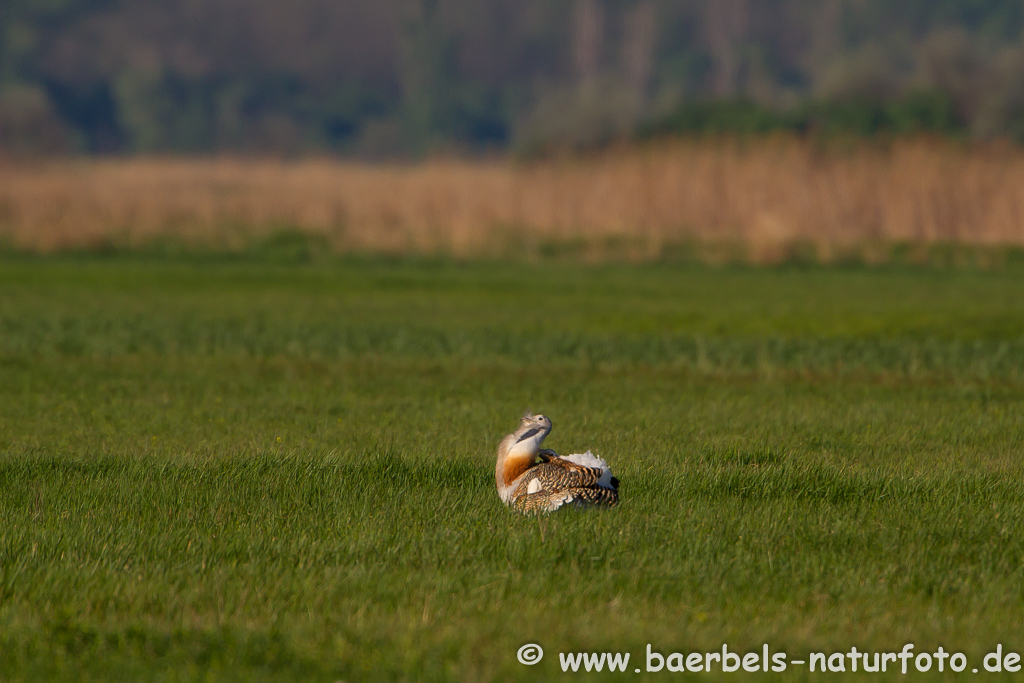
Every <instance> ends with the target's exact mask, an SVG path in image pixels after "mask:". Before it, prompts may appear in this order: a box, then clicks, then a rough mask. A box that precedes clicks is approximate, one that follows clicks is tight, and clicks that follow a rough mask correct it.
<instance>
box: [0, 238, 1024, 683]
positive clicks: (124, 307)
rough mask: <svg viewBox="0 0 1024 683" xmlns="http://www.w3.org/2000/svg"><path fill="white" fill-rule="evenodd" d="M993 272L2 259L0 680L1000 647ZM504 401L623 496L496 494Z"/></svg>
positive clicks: (799, 672) (513, 415)
mask: <svg viewBox="0 0 1024 683" xmlns="http://www.w3.org/2000/svg"><path fill="white" fill-rule="evenodd" d="M1022 271H1024V268H1022V267H1021V266H1020V265H1019V264H1016V263H1014V262H1013V261H1012V260H1011V261H1010V262H1008V263H1007V264H1006V265H1004V266H1003V267H1001V268H994V269H988V270H982V269H977V268H973V267H960V268H944V269H939V268H931V267H914V266H907V265H904V266H889V267H875V268H868V267H863V266H851V267H831V268H825V267H819V266H794V265H790V266H779V267H770V268H769V267H749V266H738V265H733V266H722V267H710V266H705V265H698V264H690V265H685V266H671V265H647V266H633V265H626V264H617V265H615V264H612V265H607V264H606V265H581V264H570V263H551V262H537V263H518V264H515V263H497V262H456V261H448V260H405V259H403V260H388V259H384V258H370V259H359V258H354V257H345V258H333V257H331V258H327V257H325V258H322V259H314V260H313V261H312V262H303V261H302V260H301V259H296V258H295V253H294V251H288V250H285V251H283V252H280V253H277V252H272V251H271V252H261V253H258V254H248V255H235V256H228V255H210V254H207V255H201V254H200V255H192V256H180V255H179V256H154V255H151V256H142V255H131V254H114V255H108V256H102V255H89V254H79V255H68V254H64V255H55V256H37V255H26V254H12V253H8V254H6V255H4V256H3V257H2V260H0V679H2V680H10V681H17V680H39V679H51V680H62V679H63V680H110V679H121V680H169V681H170V680H246V681H254V680H296V679H304V680H324V681H335V680H346V681H354V680H428V681H429V680H464V681H481V680H536V679H548V678H553V679H561V678H564V677H566V676H568V675H569V674H563V673H561V669H560V668H559V660H558V653H559V652H577V651H610V652H630V653H631V655H632V658H633V659H632V660H631V665H630V668H629V673H625V674H623V673H616V674H608V673H607V672H604V673H603V674H597V673H589V674H586V673H579V674H576V675H577V676H582V677H584V678H585V679H587V680H591V679H592V680H604V679H617V678H622V677H630V676H635V674H634V673H632V670H633V668H634V666H633V665H634V664H635V666H637V667H643V666H644V663H643V660H642V658H643V656H644V654H645V648H646V646H647V644H648V643H650V644H651V645H652V646H653V647H654V649H655V650H657V651H660V652H662V653H669V652H673V651H682V652H691V651H703V650H720V649H721V646H722V643H728V645H729V647H730V649H731V650H738V651H741V652H742V651H746V650H757V651H759V650H760V648H761V646H762V644H763V643H768V644H770V646H771V648H772V649H773V651H779V650H784V651H787V652H788V653H790V658H792V659H796V658H797V657H799V656H800V655H806V654H807V653H808V652H812V651H823V652H832V651H843V652H846V651H848V650H849V648H850V646H851V645H856V646H857V647H858V648H859V649H861V650H865V649H867V650H872V651H883V652H884V651H898V650H899V649H900V648H902V646H903V645H904V643H908V642H912V643H914V644H915V646H916V651H917V652H922V651H926V650H927V651H934V650H935V648H936V647H937V646H939V645H942V646H944V647H945V648H946V650H947V651H961V652H964V653H965V654H966V655H967V657H968V658H969V661H970V662H971V665H972V666H976V667H979V668H980V661H981V658H982V656H983V655H984V654H985V653H987V652H988V651H989V650H991V649H993V648H994V647H995V645H996V644H999V643H1001V644H1002V645H1003V647H1004V649H1010V650H1016V651H1018V652H1019V651H1021V650H1022V649H1024V640H1022V639H1021V637H1020V633H1022V632H1024V631H1022V627H1024V617H1022V615H1024V609H1022V608H1024V596H1022V591H1021V586H1022V585H1024V563H1022V560H1024V541H1022V539H1024V511H1022V508H1021V505H1020V501H1021V498H1022V495H1024V483H1022V474H1024V465H1022V464H1021V457H1020V456H1021V450H1022V444H1024V316H1022V315H1021V307H1020V301H1022V300H1024V277H1022V276H1024V272H1022ZM527 408H529V409H532V410H535V411H543V412H544V413H545V414H547V415H549V416H550V417H551V418H552V420H553V422H554V425H555V426H554V431H553V432H552V434H551V436H550V437H549V439H548V441H547V442H546V444H545V445H547V446H549V447H552V448H554V449H556V450H557V451H559V452H565V451H570V452H571V451H575V450H580V449H584V448H592V449H593V450H594V451H595V452H598V453H600V454H602V455H604V456H605V457H606V458H607V459H608V460H609V461H610V462H611V463H612V465H613V467H614V468H615V471H616V474H617V475H618V476H619V477H620V478H621V480H622V489H621V493H622V503H621V505H619V506H618V507H617V508H615V509H612V510H607V511H589V512H587V511H576V510H567V511H562V512H560V513H559V514H556V515H552V516H548V517H545V518H529V517H520V516H517V515H515V514H512V513H510V512H509V511H508V510H506V509H505V508H504V507H503V506H502V505H501V504H500V502H499V500H498V498H497V495H496V492H495V490H494V480H493V474H492V473H493V466H494V465H493V463H494V461H493V457H494V449H495V446H496V444H497V442H498V441H499V440H500V438H501V437H502V436H503V435H504V434H505V433H507V432H508V431H511V430H512V429H513V428H514V426H515V424H516V420H517V419H518V417H519V415H520V414H521V413H522V412H523V410H525V409H527ZM524 643H539V644H541V645H542V646H543V647H544V649H545V652H546V656H545V658H544V660H543V661H541V662H540V663H539V664H537V665H535V666H533V667H527V666H524V665H521V664H520V663H519V662H518V661H517V659H516V652H517V650H518V648H519V647H520V646H522V645H523V644H524ZM681 675H682V674H668V673H666V672H662V673H661V674H659V676H663V677H668V678H673V677H679V676H681ZM702 675H703V676H705V677H706V678H707V679H708V680H717V679H719V678H722V679H729V678H731V676H732V675H726V674H720V673H719V674H713V675H708V674H702ZM965 675H969V674H965ZM763 676H764V677H765V678H771V677H772V676H773V675H772V674H766V675H763ZM828 676H829V677H830V678H833V677H834V678H837V679H842V675H839V674H828ZM850 676H851V677H855V675H853V674H850ZM857 676H862V674H857ZM1003 676H1008V674H1003ZM748 677H749V676H748ZM776 677H778V678H784V679H786V680H791V679H793V680H801V679H804V678H815V677H816V676H813V675H811V674H809V673H807V672H806V669H805V667H796V666H793V667H791V668H790V669H789V670H788V671H787V672H786V673H785V674H781V675H777V676H776ZM914 677H915V678H916V679H921V680H933V679H946V678H951V677H955V675H951V674H949V673H948V670H947V673H945V674H939V673H937V671H936V670H935V669H934V668H933V669H932V671H930V672H929V673H927V674H924V673H917V674H914ZM984 677H985V678H986V679H992V680H1000V675H999V674H985V676H984Z"/></svg>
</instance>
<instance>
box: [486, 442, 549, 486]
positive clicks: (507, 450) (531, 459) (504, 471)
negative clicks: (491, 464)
mask: <svg viewBox="0 0 1024 683" xmlns="http://www.w3.org/2000/svg"><path fill="white" fill-rule="evenodd" d="M515 439H516V437H515V435H514V434H509V435H508V436H507V437H505V440H504V441H503V442H502V443H501V445H500V446H499V447H498V462H497V463H496V466H495V468H494V479H495V483H497V485H498V491H499V492H502V491H505V489H507V488H508V487H509V486H511V485H512V482H514V481H515V480H516V479H518V478H519V477H520V476H522V474H523V473H524V472H526V470H528V469H530V468H531V467H533V465H534V463H535V461H536V459H537V449H538V447H539V445H540V442H539V440H533V439H531V440H530V441H522V442H519V443H516V440H515Z"/></svg>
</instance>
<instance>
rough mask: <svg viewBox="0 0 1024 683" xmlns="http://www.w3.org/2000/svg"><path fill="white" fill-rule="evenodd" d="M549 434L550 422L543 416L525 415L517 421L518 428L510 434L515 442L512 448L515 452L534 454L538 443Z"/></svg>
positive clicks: (538, 445)
mask: <svg viewBox="0 0 1024 683" xmlns="http://www.w3.org/2000/svg"><path fill="white" fill-rule="evenodd" d="M550 433H551V420H549V419H548V418H547V417H545V416H544V415H531V414H530V413H527V414H526V415H523V417H522V419H520V420H519V428H518V429H516V431H514V432H513V433H512V434H513V436H514V437H515V442H514V443H513V445H512V448H513V449H515V450H516V451H522V452H530V453H536V452H537V450H538V449H539V448H540V442H541V441H543V440H544V438H545V437H546V436H547V435H548V434H550Z"/></svg>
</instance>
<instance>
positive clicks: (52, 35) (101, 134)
mask: <svg viewBox="0 0 1024 683" xmlns="http://www.w3.org/2000/svg"><path fill="white" fill-rule="evenodd" d="M1022 26H1024V3H1022V2H1021V1H1020V0H714V2H707V1H706V0H287V1H284V0H2V2H0V148H3V149H5V150H6V151H7V152H8V153H62V152H96V153H112V152H161V151H171V152H216V151H224V150H235V151H243V152H245V151H253V152H274V153H285V154H287V153H294V152H301V151H304V150H326V151H333V152H341V153H350V154H357V155H362V156H368V157H383V156H393V155H417V154H421V153H424V152H429V151H438V150H442V151H444V150H451V151H479V150H490V149H507V148H512V149H515V150H519V151H523V152H537V151H544V150H547V149H552V148H559V147H581V146H590V145H595V144H601V143H603V142H606V141H609V140H613V139H619V138H623V137H628V136H634V135H657V134H660V133H665V132H693V133H703V132H715V131H734V132H760V131H767V130H774V129H778V128H783V129H792V130H798V131H818V130H820V131H825V132H830V131H835V132H841V133H853V134H864V135H873V134H877V133H892V134H900V133H903V132H911V131H921V130H925V131H938V132H943V133H951V134H956V135H962V136H973V137H992V136H1009V137H1013V138H1016V139H1018V140H1021V141H1024V45H1022V40H1021V38H1022V35H1021V30H1022Z"/></svg>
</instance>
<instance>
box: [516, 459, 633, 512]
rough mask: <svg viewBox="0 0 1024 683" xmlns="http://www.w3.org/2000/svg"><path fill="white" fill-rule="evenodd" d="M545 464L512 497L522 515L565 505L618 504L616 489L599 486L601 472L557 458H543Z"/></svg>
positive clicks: (530, 473)
mask: <svg viewBox="0 0 1024 683" xmlns="http://www.w3.org/2000/svg"><path fill="white" fill-rule="evenodd" d="M542 460H543V462H541V463H540V464H538V465H535V466H534V467H531V468H530V469H529V470H527V471H526V473H525V474H524V475H523V477H522V479H521V480H520V482H519V485H518V486H517V487H516V491H515V494H514V495H513V497H512V506H513V507H514V508H515V509H516V510H519V511H520V512H552V511H554V510H557V509H558V508H560V507H562V506H563V505H566V504H574V505H615V504H616V503H618V502H619V494H618V491H617V490H616V488H606V487H604V486H600V485H598V481H599V480H600V479H601V476H602V474H603V473H602V472H601V469H600V468H597V467H584V466H582V465H577V464H576V463H574V462H570V461H568V460H563V459H562V458H558V457H542Z"/></svg>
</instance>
